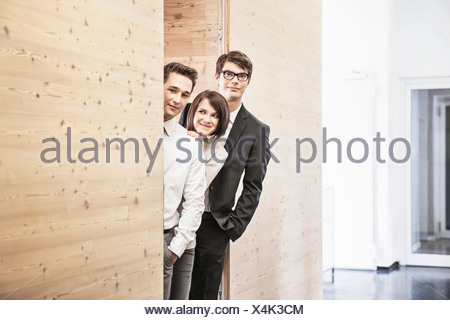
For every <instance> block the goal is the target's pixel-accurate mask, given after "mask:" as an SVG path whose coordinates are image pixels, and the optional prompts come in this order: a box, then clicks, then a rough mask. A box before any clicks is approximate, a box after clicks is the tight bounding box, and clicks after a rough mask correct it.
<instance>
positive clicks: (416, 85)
mask: <svg viewBox="0 0 450 320" xmlns="http://www.w3.org/2000/svg"><path fill="white" fill-rule="evenodd" d="M401 81H402V83H403V88H404V106H405V109H404V110H405V113H404V114H405V117H404V121H405V127H404V128H405V138H406V139H407V140H408V141H410V142H411V147H412V148H414V146H413V144H412V140H411V137H412V131H411V130H412V128H411V123H412V101H411V98H412V91H413V90H421V89H423V90H427V89H428V90H431V89H450V78H448V77H439V78H410V79H402V80H401ZM404 170H405V173H404V174H405V175H404V176H405V187H406V197H405V201H406V204H405V205H406V206H405V207H406V212H405V213H406V214H405V224H406V232H405V234H406V245H405V251H406V252H405V258H406V261H405V262H406V264H407V265H417V266H432V267H450V255H439V254H423V253H413V252H412V247H413V245H412V235H411V231H412V218H411V214H412V182H411V180H412V166H411V161H408V162H407V163H406V165H405V166H404Z"/></svg>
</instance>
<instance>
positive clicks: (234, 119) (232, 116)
mask: <svg viewBox="0 0 450 320" xmlns="http://www.w3.org/2000/svg"><path fill="white" fill-rule="evenodd" d="M241 107H242V102H241V105H240V106H239V108H237V109H236V110H234V111H233V112H230V123H231V125H233V124H234V121H236V117H237V114H238V113H239V110H241Z"/></svg>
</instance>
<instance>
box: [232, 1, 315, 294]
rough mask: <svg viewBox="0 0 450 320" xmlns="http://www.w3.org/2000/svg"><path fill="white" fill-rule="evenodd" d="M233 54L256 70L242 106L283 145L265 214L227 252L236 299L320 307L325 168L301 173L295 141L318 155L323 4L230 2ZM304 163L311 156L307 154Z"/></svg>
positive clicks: (267, 185) (273, 166) (308, 167)
mask: <svg viewBox="0 0 450 320" xmlns="http://www.w3.org/2000/svg"><path fill="white" fill-rule="evenodd" d="M229 32H230V50H241V51H243V52H245V53H246V54H248V56H249V57H250V58H251V59H252V61H253V63H254V72H253V78H252V80H251V83H250V85H249V87H248V89H247V92H246V96H245V97H244V103H245V105H246V106H247V107H248V109H249V110H250V111H251V112H253V113H254V114H255V115H257V116H258V117H259V118H260V119H261V120H262V121H263V122H265V123H267V124H268V125H270V127H271V139H270V141H271V142H272V141H273V139H275V138H279V141H278V142H277V143H276V145H275V146H274V148H273V153H274V154H275V156H276V157H277V158H278V159H279V161H280V163H275V161H274V160H273V159H272V160H271V163H270V164H269V168H268V173H267V176H266V180H265V181H264V185H263V193H262V197H261V202H260V206H259V207H258V210H257V212H256V214H255V217H254V219H253V220H252V222H251V223H250V225H249V227H248V229H247V231H246V232H245V233H244V236H243V237H242V238H241V239H239V240H238V241H237V242H235V243H233V244H232V246H231V249H230V252H231V256H230V298H231V299H320V298H321V297H322V273H321V272H322V269H321V229H322V227H321V162H320V159H321V157H320V152H319V154H318V155H317V158H316V161H315V162H313V163H311V164H304V165H302V167H301V173H296V165H295V158H296V142H295V139H296V138H299V139H302V138H306V137H309V138H311V139H313V140H314V141H315V142H316V143H317V146H318V150H320V149H321V147H320V145H321V143H320V142H321V1H320V0H314V1H295V0H284V1H281V2H280V1H278V2H274V1H239V0H231V2H230V30H229ZM303 149H304V150H302V154H303V156H304V157H305V158H306V157H308V156H309V155H310V154H311V148H306V147H304V148H303Z"/></svg>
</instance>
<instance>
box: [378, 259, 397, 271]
mask: <svg viewBox="0 0 450 320" xmlns="http://www.w3.org/2000/svg"><path fill="white" fill-rule="evenodd" d="M399 269H400V262H398V261H395V262H394V263H393V264H391V265H390V266H389V267H377V273H390V272H392V271H394V270H399Z"/></svg>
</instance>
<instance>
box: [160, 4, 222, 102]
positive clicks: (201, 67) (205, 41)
mask: <svg viewBox="0 0 450 320" xmlns="http://www.w3.org/2000/svg"><path fill="white" fill-rule="evenodd" d="M218 32H219V0H189V1H185V2H180V1H178V0H166V1H164V61H165V63H169V62H173V61H175V62H180V63H183V64H185V65H188V66H191V67H193V68H195V69H196V70H197V71H198V73H199V79H198V81H197V85H196V87H195V89H194V92H193V94H192V96H191V100H193V98H194V97H195V96H196V95H197V94H198V93H199V92H201V91H203V90H205V89H211V90H216V89H217V85H216V82H215V79H214V73H215V70H216V60H217V57H218V50H219V41H218Z"/></svg>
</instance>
